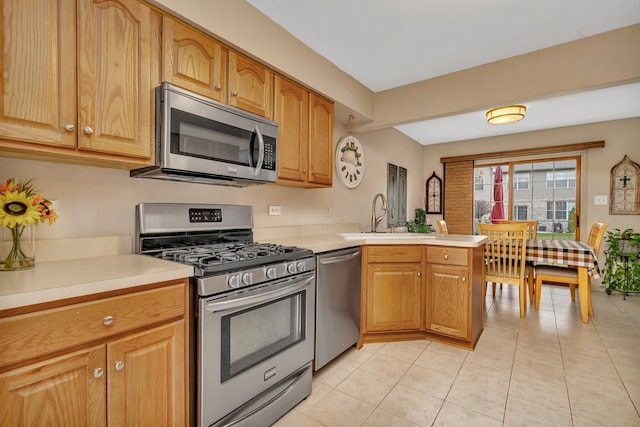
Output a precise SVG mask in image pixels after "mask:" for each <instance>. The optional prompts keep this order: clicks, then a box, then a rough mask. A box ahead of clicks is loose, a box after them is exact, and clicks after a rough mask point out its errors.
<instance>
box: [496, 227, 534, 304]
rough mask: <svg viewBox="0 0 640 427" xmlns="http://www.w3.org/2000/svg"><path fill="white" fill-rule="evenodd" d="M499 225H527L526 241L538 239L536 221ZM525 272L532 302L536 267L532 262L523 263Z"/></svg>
mask: <svg viewBox="0 0 640 427" xmlns="http://www.w3.org/2000/svg"><path fill="white" fill-rule="evenodd" d="M500 224H527V240H529V239H537V238H538V221H536V220H531V221H529V220H510V219H504V220H502V221H500ZM524 267H525V272H526V274H527V288H528V289H529V301H531V302H533V301H534V299H533V298H534V296H535V268H536V265H535V263H533V262H528V261H527V262H526V263H525V266H524ZM500 289H502V285H500ZM493 296H496V285H495V284H494V285H493Z"/></svg>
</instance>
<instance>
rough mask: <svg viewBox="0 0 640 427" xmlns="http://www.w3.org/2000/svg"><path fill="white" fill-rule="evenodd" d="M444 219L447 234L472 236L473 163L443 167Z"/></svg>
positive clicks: (456, 163)
mask: <svg viewBox="0 0 640 427" xmlns="http://www.w3.org/2000/svg"><path fill="white" fill-rule="evenodd" d="M444 219H445V221H446V222H447V228H448V229H449V234H473V161H472V160H467V161H461V162H449V163H445V165H444Z"/></svg>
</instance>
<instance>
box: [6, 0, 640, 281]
mask: <svg viewBox="0 0 640 427" xmlns="http://www.w3.org/2000/svg"><path fill="white" fill-rule="evenodd" d="M163 3H164V4H165V5H166V6H167V7H168V8H171V9H173V10H175V11H177V12H178V13H180V14H182V15H185V16H193V17H194V18H193V19H195V16H197V13H193V12H192V11H190V10H189V5H188V4H186V5H185V4H179V3H181V2H163ZM228 3H229V4H225V5H224V6H223V7H224V8H225V11H229V13H230V14H231V13H232V12H233V11H237V12H239V13H247V11H246V10H244V9H246V8H247V7H248V6H247V5H246V4H244V3H241V4H238V5H236V4H231V3H232V2H228ZM235 8H238V9H239V10H236V9H235ZM225 16H226V15H225V14H219V15H217V17H215V16H214V15H211V16H210V17H209V18H208V19H216V20H218V21H216V22H214V23H211V25H212V26H213V27H215V28H216V29H218V28H219V29H220V32H219V33H218V34H219V35H220V36H221V37H223V38H225V39H228V40H232V41H234V42H235V43H236V44H237V45H238V46H239V47H241V48H243V49H245V50H246V51H248V52H261V53H260V55H259V56H260V58H261V59H263V60H264V61H266V62H269V63H272V64H274V66H278V68H281V69H283V70H286V71H287V73H289V74H291V75H294V76H296V77H298V78H300V79H301V80H303V81H305V82H307V83H308V84H309V85H310V86H312V87H314V88H316V89H317V90H319V91H320V92H323V93H327V94H328V95H331V96H335V98H336V100H338V101H339V100H340V98H341V97H345V96H349V94H353V93H355V94H361V93H363V92H366V91H364V90H363V89H362V88H361V87H359V86H358V85H355V84H353V82H352V81H350V80H349V79H348V78H347V77H345V76H344V75H342V74H341V73H337V71H336V70H335V69H334V68H332V67H330V66H329V65H327V64H326V63H324V62H322V61H321V60H320V59H319V58H318V57H316V56H315V55H314V54H311V53H309V52H305V53H304V56H305V57H306V56H309V57H311V58H310V60H309V61H308V62H307V61H295V62H294V63H289V61H290V60H288V59H287V58H283V57H282V55H284V53H283V52H289V53H287V56H288V55H291V56H297V55H292V54H291V53H290V52H291V51H290V50H287V49H282V48H281V47H279V48H277V49H276V48H274V47H273V46H269V45H268V43H265V45H262V46H252V45H251V43H260V42H261V41H260V37H256V38H255V40H244V38H245V37H246V31H247V30H248V29H247V28H244V30H243V33H244V35H243V36H242V37H241V36H237V35H236V36H234V31H238V30H237V29H234V28H233V24H232V23H231V22H225ZM252 17H253V18H255V19H260V18H259V17H255V16H253V15H252ZM229 21H230V20H229ZM205 24H207V25H209V23H204V22H203V23H202V25H205ZM265 25H266V28H269V24H263V23H261V25H256V26H255V28H258V27H259V28H262V29H263V30H264V28H265ZM274 31H275V30H274ZM636 32H637V31H636ZM241 42H242V43H247V45H243V44H242V43H241ZM318 61H320V63H321V64H322V66H323V69H324V68H326V69H327V72H326V73H323V75H322V76H319V75H318V74H320V73H317V72H315V71H312V70H314V65H313V64H317V63H318ZM609 65H610V64H609ZM495 66H496V67H499V64H495ZM621 67H622V68H625V64H621ZM612 68H615V67H612ZM334 73H337V74H338V75H337V76H333V74H334ZM594 73H595V71H594ZM307 76H308V77H307ZM329 76H331V77H329ZM332 77H335V78H332ZM592 77H593V76H592ZM596 77H597V76H596ZM463 78H464V76H463ZM594 78H595V77H594ZM635 78H636V79H637V69H636V75H635ZM307 79H308V80H307ZM352 84H353V90H352V91H342V90H339V89H334V85H335V87H340V86H342V85H352ZM348 87H351V86H348ZM525 95H528V94H527V93H524V94H522V95H519V94H512V95H510V96H511V97H512V98H518V97H520V96H525ZM496 96H497V95H496ZM362 98H363V99H355V100H345V101H344V104H345V105H361V104H364V105H365V106H368V105H369V104H368V102H369V101H370V98H371V95H370V94H369V95H367V94H366V93H364V95H363V96H362ZM490 101H491V102H490ZM492 101H494V100H493V99H488V100H484V101H483V102H486V103H492ZM460 102H461V103H462V102H463V100H461V101H460ZM476 102H477V101H476ZM354 108H355V107H354ZM370 108H371V107H368V108H365V107H362V110H365V112H367V111H368V110H369V109H370ZM465 108H467V107H465ZM338 116H341V117H338ZM639 126H640V122H639V119H638V118H632V119H625V120H618V121H611V122H603V123H594V124H589V125H581V126H575V127H571V128H561V129H554V130H547V131H540V132H532V133H527V134H523V135H518V142H519V143H520V144H522V146H523V147H533V146H538V145H545V144H541V143H540V141H541V140H542V141H545V142H546V143H547V144H549V145H553V144H556V143H558V141H560V143H563V144H565V143H572V142H584V141H592V140H605V141H606V142H607V145H606V146H605V148H604V149H602V150H599V151H597V153H592V152H588V153H585V155H584V159H583V174H584V176H585V178H586V181H585V182H586V185H585V188H586V197H584V198H583V203H584V210H583V212H586V221H587V222H592V221H593V220H595V219H603V220H607V219H609V220H611V218H608V213H607V211H606V206H605V207H600V206H593V205H592V204H591V203H590V201H591V200H593V196H595V195H597V194H607V192H608V172H609V168H610V166H611V165H613V164H614V163H616V162H617V161H618V160H619V159H620V158H622V156H623V155H624V154H625V153H628V154H631V155H633V153H634V150H635V152H637V134H638V127H639ZM333 131H334V143H335V142H336V141H337V139H338V138H339V137H341V136H342V135H345V134H346V133H347V126H346V115H341V114H340V113H339V110H336V121H335V126H334V130H333ZM356 135H357V136H358V138H359V139H360V140H361V141H362V142H363V145H364V147H365V153H366V156H367V169H366V170H367V173H365V178H364V180H363V182H362V184H361V185H360V186H359V187H358V188H357V189H356V190H348V189H346V188H344V187H343V186H341V185H340V184H339V183H338V182H337V181H334V185H333V187H332V188H326V189H297V188H288V187H281V186H274V185H266V186H260V187H248V188H244V189H232V188H226V187H209V186H202V185H193V184H183V183H173V182H166V183H164V182H155V181H151V180H133V179H131V178H130V177H129V174H128V172H127V171H122V170H116V169H105V168H96V167H91V166H79V165H68V164H63V163H51V162H42V161H35V160H24V159H19V158H13V157H12V158H9V157H2V158H0V170H1V171H2V176H3V177H9V176H19V177H20V176H25V177H32V178H34V180H35V183H36V185H37V187H38V189H39V190H40V191H41V192H42V193H43V194H46V195H47V197H49V198H52V199H55V200H58V202H59V207H58V209H59V212H60V216H61V218H60V220H59V221H57V222H56V223H55V224H54V225H53V226H51V227H48V226H40V227H38V230H37V231H38V239H43V240H60V239H85V238H89V239H90V238H95V237H104V236H124V238H125V239H129V241H130V240H131V239H132V236H133V233H134V231H133V229H134V224H133V223H134V218H133V208H134V206H135V205H136V204H137V203H139V202H142V201H144V202H167V201H171V202H193V201H194V200H197V201H205V202H210V203H231V204H250V205H252V206H253V210H254V215H255V223H256V229H257V231H259V230H260V229H265V233H267V232H271V233H273V232H274V230H269V229H272V228H274V227H278V228H279V227H282V231H283V232H287V231H289V230H290V228H291V227H295V226H304V228H311V227H310V226H316V225H327V224H330V225H334V224H335V225H339V224H349V225H350V226H351V227H353V228H355V229H367V228H368V226H369V222H370V215H371V213H370V211H369V207H370V204H371V199H372V197H373V195H374V194H376V193H377V192H379V191H381V190H382V189H384V188H386V176H385V174H384V173H375V171H377V170H379V171H384V170H386V169H385V168H386V164H387V163H394V164H398V165H401V166H403V167H405V168H406V169H407V170H408V174H409V179H408V187H407V205H408V212H412V211H413V209H414V208H416V207H420V206H422V200H423V197H424V194H423V191H424V190H423V182H424V178H425V177H428V176H429V175H430V174H431V172H432V171H433V170H436V171H438V173H441V171H442V165H441V164H440V162H439V159H440V157H445V156H449V155H454V154H460V153H468V154H473V153H475V152H477V151H478V150H477V147H478V144H479V143H480V142H482V143H485V144H489V145H490V146H491V147H492V148H491V150H492V151H500V150H501V149H507V148H508V147H509V146H510V145H511V143H512V141H513V137H509V136H506V137H495V138H490V139H486V140H469V141H463V142H460V143H452V144H442V145H439V146H434V147H426V148H425V147H422V146H420V145H418V144H416V143H415V142H413V141H412V140H410V139H409V138H407V137H405V136H403V135H402V134H400V133H399V132H396V131H395V130H393V129H389V128H386V129H380V130H372V131H368V132H362V133H360V132H357V131H356ZM390 143H391V144H393V146H394V149H393V150H389V148H388V147H389V144H390ZM270 205H277V206H281V207H282V215H280V216H269V215H268V206H270ZM435 219H436V217H434V218H431V220H432V221H434V220H435ZM614 219H615V220H616V221H617V223H618V224H620V227H621V228H625V227H626V226H629V227H631V226H633V224H632V222H633V217H628V218H620V217H615V218H614ZM625 221H626V223H625ZM625 224H626V225H625ZM316 229H317V228H316ZM38 256H39V258H42V259H46V254H43V253H42V251H41V252H39V255H38ZM594 288H596V289H597V288H598V286H594Z"/></svg>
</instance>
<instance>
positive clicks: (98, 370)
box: [93, 368, 104, 378]
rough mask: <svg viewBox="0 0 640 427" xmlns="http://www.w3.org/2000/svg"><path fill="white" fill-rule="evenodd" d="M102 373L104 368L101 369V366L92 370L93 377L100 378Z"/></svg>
mask: <svg viewBox="0 0 640 427" xmlns="http://www.w3.org/2000/svg"><path fill="white" fill-rule="evenodd" d="M103 374H104V369H102V368H96V369H94V370H93V377H94V378H100V377H101V376H102V375H103Z"/></svg>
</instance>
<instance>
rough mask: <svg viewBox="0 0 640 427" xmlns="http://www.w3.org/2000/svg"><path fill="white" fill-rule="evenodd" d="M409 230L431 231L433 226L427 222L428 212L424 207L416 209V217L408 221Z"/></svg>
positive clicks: (413, 231) (414, 231)
mask: <svg viewBox="0 0 640 427" xmlns="http://www.w3.org/2000/svg"><path fill="white" fill-rule="evenodd" d="M407 231H408V232H409V233H431V227H430V226H429V224H427V212H426V211H425V210H424V209H421V208H418V209H416V211H415V219H414V220H413V221H407Z"/></svg>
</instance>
